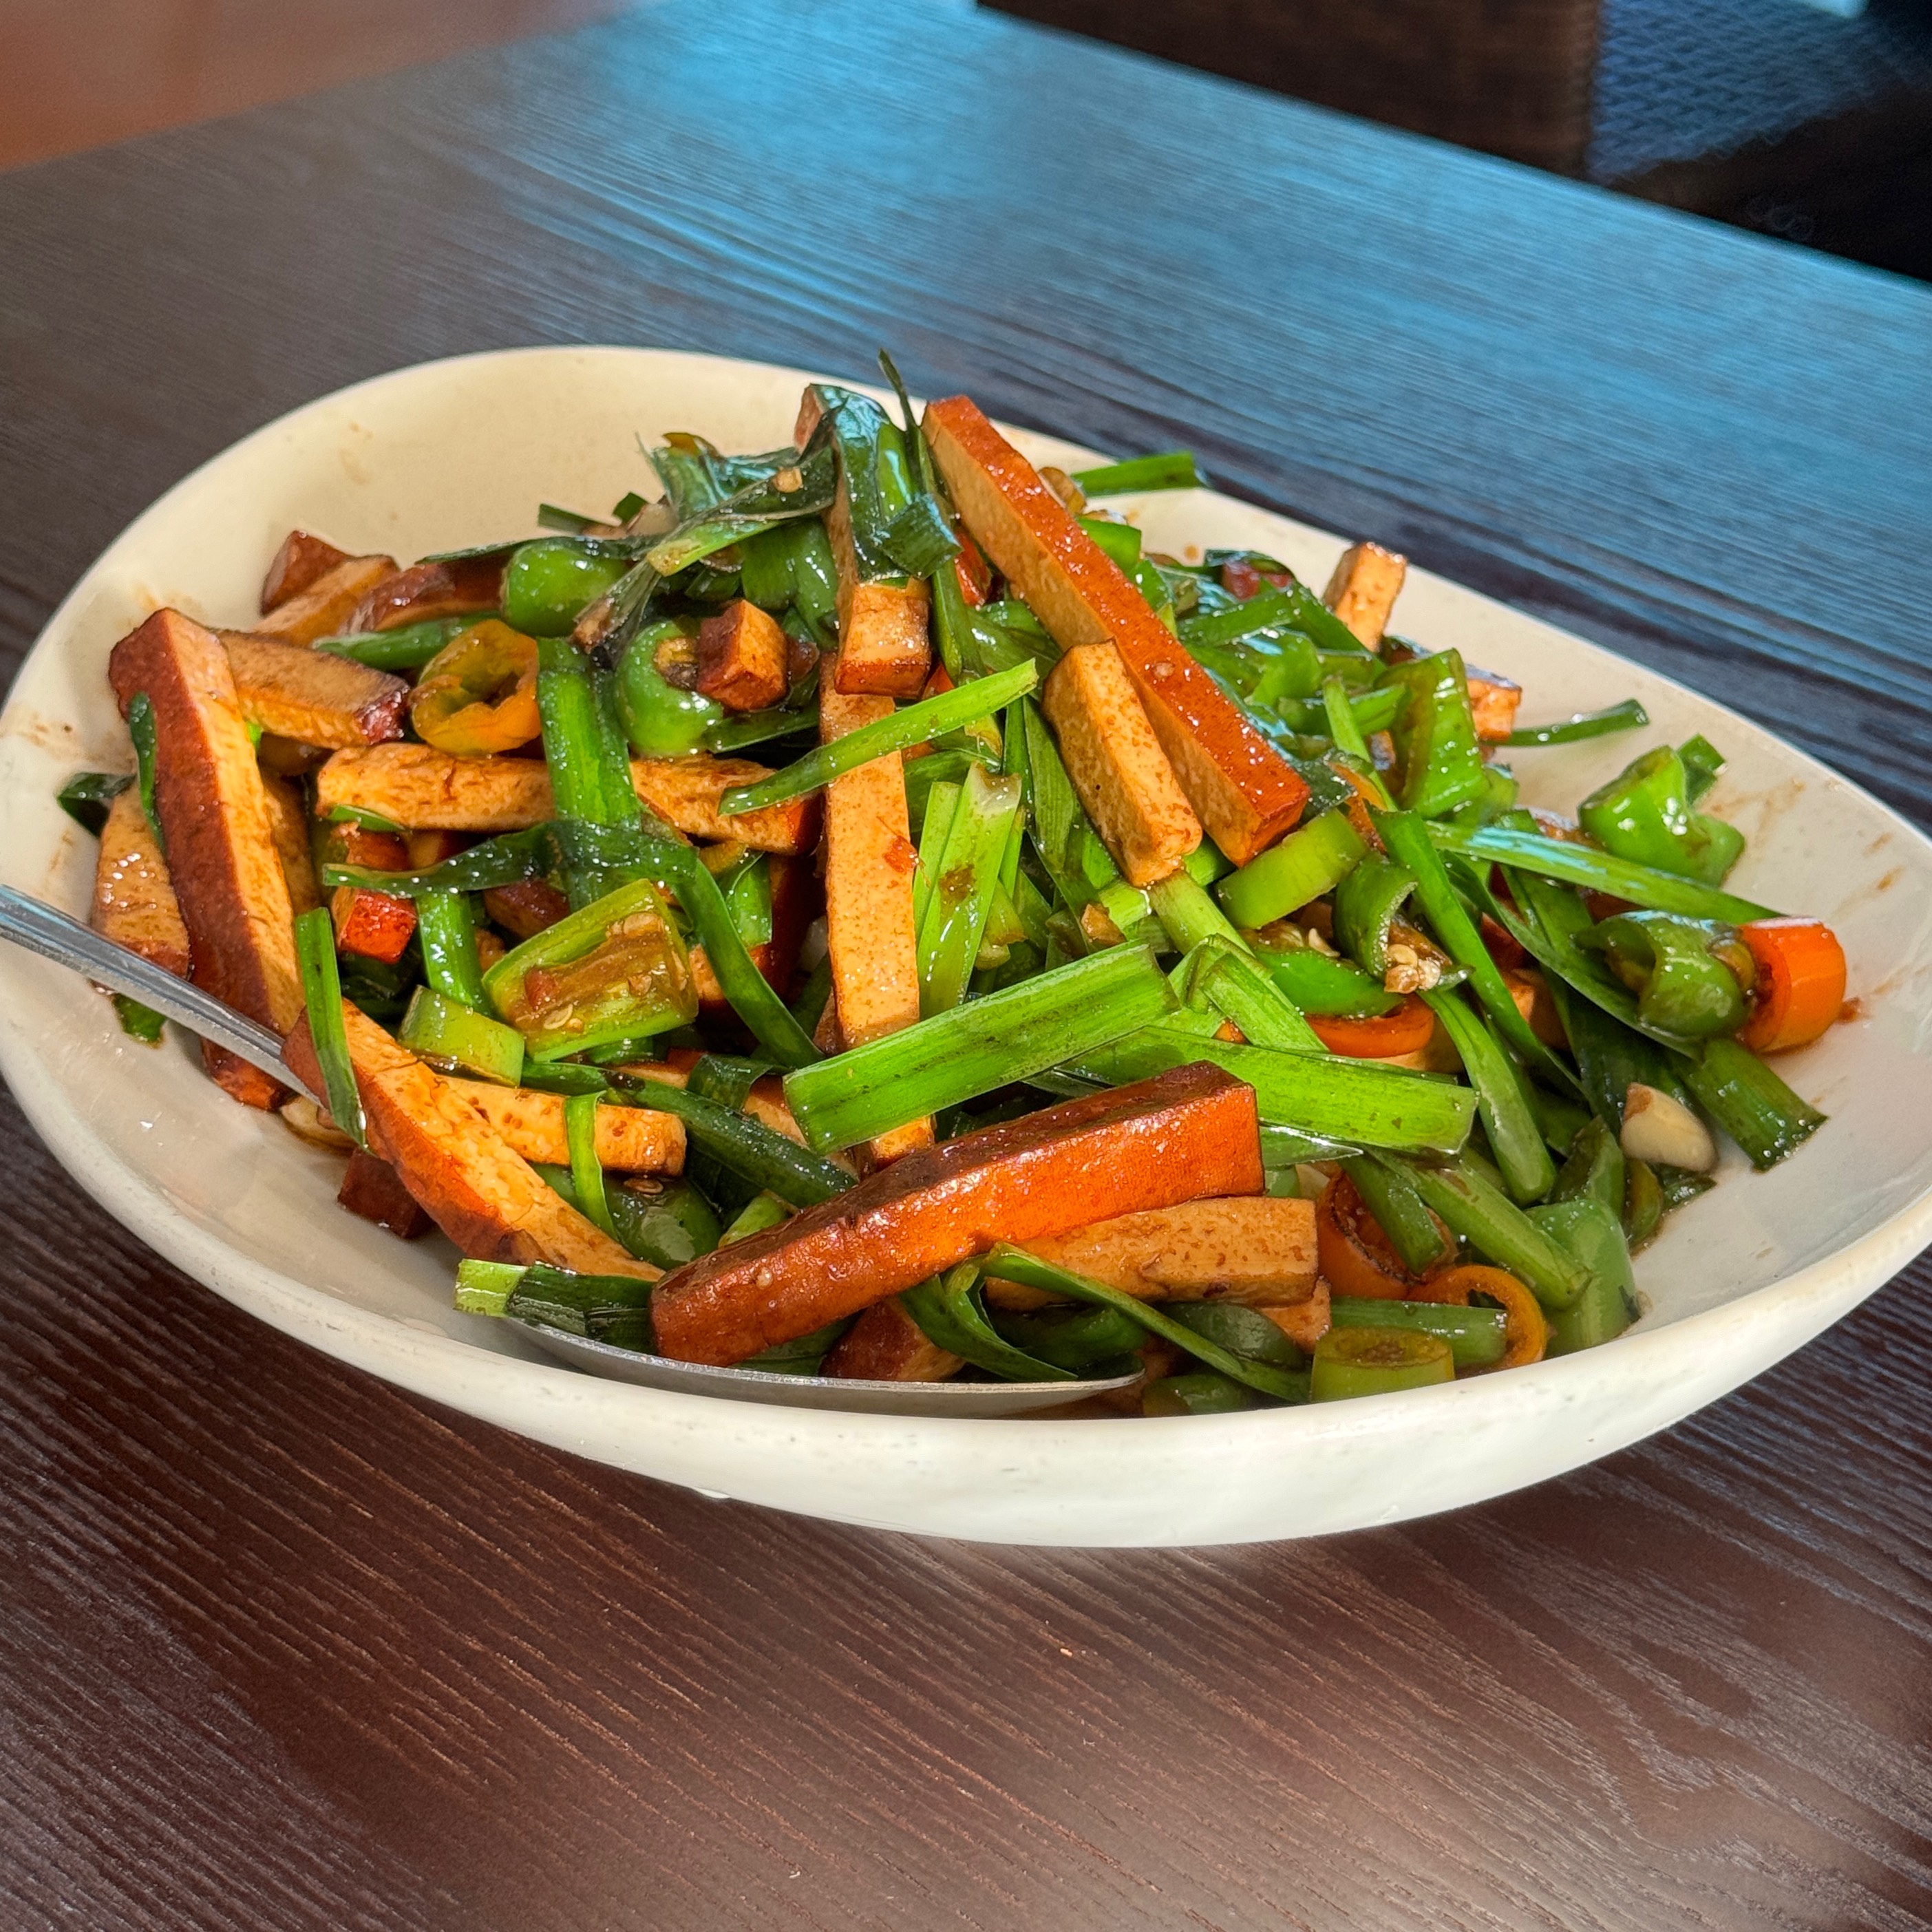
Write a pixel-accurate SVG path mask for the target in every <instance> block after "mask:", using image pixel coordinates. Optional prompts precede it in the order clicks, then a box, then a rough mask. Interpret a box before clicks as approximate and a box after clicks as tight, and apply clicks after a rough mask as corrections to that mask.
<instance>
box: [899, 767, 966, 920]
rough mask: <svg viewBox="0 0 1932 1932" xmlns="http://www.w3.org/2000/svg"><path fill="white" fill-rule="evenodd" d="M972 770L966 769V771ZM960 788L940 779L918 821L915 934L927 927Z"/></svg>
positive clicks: (914, 902)
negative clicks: (935, 885) (927, 913)
mask: <svg viewBox="0 0 1932 1932" xmlns="http://www.w3.org/2000/svg"><path fill="white" fill-rule="evenodd" d="M971 769H974V768H973V767H972V766H968V770H971ZM964 781H965V774H964V773H963V772H962V774H961V784H954V783H953V781H951V780H950V779H948V778H941V780H940V781H939V782H938V784H935V785H934V786H933V787H932V788H931V789H930V790H929V791H928V792H927V793H926V804H925V807H924V809H923V810H922V811H921V813H920V814H919V828H918V829H919V864H918V866H917V868H916V869H915V870H914V871H913V875H912V929H913V933H914V934H915V935H916V934H917V933H919V932H920V931H921V929H922V928H923V927H924V926H925V924H926V907H928V906H929V905H930V904H932V887H933V882H934V881H935V880H936V879H937V878H938V877H939V862H940V860H941V857H942V856H944V853H945V850H946V840H947V835H948V834H949V833H950V832H951V831H952V829H953V818H954V817H955V815H956V814H957V813H958V811H959V793H960V791H961V790H962V787H963V784H964Z"/></svg>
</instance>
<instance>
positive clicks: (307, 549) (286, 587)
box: [261, 530, 350, 617]
mask: <svg viewBox="0 0 1932 1932" xmlns="http://www.w3.org/2000/svg"><path fill="white" fill-rule="evenodd" d="M349 560H350V557H349V553H348V552H347V550H338V549H337V548H336V547H335V544H332V543H326V542H325V541H323V539H322V538H320V537H317V536H311V535H309V533H308V531H307V530H291V531H290V532H289V533H288V535H287V536H286V537H284V538H283V539H282V547H281V549H280V550H277V551H276V553H275V561H274V562H272V563H271V564H270V565H269V574H268V575H267V576H266V577H264V578H263V580H262V605H261V608H262V615H263V616H265V617H266V616H267V615H268V614H269V612H270V611H271V610H274V609H275V607H276V606H277V605H278V604H286V603H287V601H289V599H290V598H291V597H299V596H300V595H302V592H304V591H305V590H306V589H308V587H309V586H311V584H312V583H315V582H316V581H317V580H318V579H320V578H321V577H326V576H327V575H328V574H329V572H330V571H332V570H333V569H334V568H335V566H336V565H338V564H339V563H347V562H349Z"/></svg>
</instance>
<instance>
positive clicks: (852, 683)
mask: <svg viewBox="0 0 1932 1932" xmlns="http://www.w3.org/2000/svg"><path fill="white" fill-rule="evenodd" d="M820 414H821V411H820V408H819V405H818V398H817V396H815V395H814V394H813V393H812V392H811V390H810V389H807V390H806V391H805V399H804V401H803V402H802V404H800V405H799V413H798V425H797V427H796V429H794V430H793V432H792V440H793V442H794V443H796V444H797V446H799V449H803V448H804V447H805V445H806V443H808V442H809V441H810V440H811V433H812V431H814V430H815V429H816V428H817V427H818V421H819V417H820ZM825 534H826V537H827V538H829V541H830V542H831V544H832V562H834V563H835V565H837V566H838V658H837V661H835V663H834V664H832V667H831V678H830V682H831V685H832V688H834V689H835V690H837V691H841V692H843V693H844V694H845V695H846V696H847V697H917V696H918V695H919V692H920V691H922V689H923V688H925V685H926V675H927V673H929V671H930V670H932V638H931V636H930V634H929V623H930V619H931V616H932V595H931V593H930V592H929V591H928V589H926V586H925V584H924V583H922V582H921V581H920V580H919V579H918V578H917V577H911V578H902V579H900V580H897V581H886V582H884V583H862V582H861V581H860V580H859V559H858V553H857V552H856V550H854V548H853V544H852V499H851V496H850V493H848V491H847V488H846V484H845V475H844V466H842V465H841V467H840V470H839V475H838V489H837V491H836V493H835V495H834V496H833V497H832V507H831V508H830V509H829V510H828V511H826V516H825Z"/></svg>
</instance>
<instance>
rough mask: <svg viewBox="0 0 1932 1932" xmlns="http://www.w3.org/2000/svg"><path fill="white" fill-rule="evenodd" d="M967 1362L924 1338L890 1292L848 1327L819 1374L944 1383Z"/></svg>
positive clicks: (844, 1378)
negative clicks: (886, 1297)
mask: <svg viewBox="0 0 1932 1932" xmlns="http://www.w3.org/2000/svg"><path fill="white" fill-rule="evenodd" d="M965 1366H966V1360H965V1357H964V1356H963V1355H953V1353H951V1352H950V1351H949V1350H947V1349H942V1348H941V1347H940V1346H939V1345H938V1343H936V1342H929V1341H928V1340H926V1335H925V1332H924V1331H922V1329H921V1328H920V1327H919V1324H918V1323H917V1322H915V1321H914V1320H913V1319H912V1317H911V1316H910V1315H908V1314H907V1313H906V1312H905V1310H904V1309H903V1308H901V1307H900V1306H899V1300H898V1296H897V1295H894V1296H893V1297H892V1299H891V1300H890V1301H875V1302H874V1303H873V1304H872V1305H871V1307H869V1308H868V1309H867V1310H865V1313H864V1314H862V1316H859V1319H858V1320H857V1321H856V1322H853V1325H851V1327H850V1328H848V1329H847V1330H846V1331H845V1332H844V1334H843V1335H841V1337H839V1338H838V1340H837V1341H836V1342H835V1343H833V1344H832V1351H831V1352H830V1353H829V1355H827V1356H826V1358H825V1364H824V1366H823V1367H822V1368H821V1369H820V1370H819V1372H818V1373H820V1375H822V1376H835V1377H837V1378H838V1379H840V1380H841V1381H849V1382H944V1381H946V1380H947V1378H948V1377H950V1376H956V1375H957V1374H958V1373H959V1371H960V1370H962V1369H963V1368H964V1367H965Z"/></svg>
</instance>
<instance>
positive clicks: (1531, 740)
mask: <svg viewBox="0 0 1932 1932" xmlns="http://www.w3.org/2000/svg"><path fill="white" fill-rule="evenodd" d="M1649 722H1650V713H1649V712H1647V711H1646V710H1645V709H1644V708H1643V706H1642V705H1641V704H1640V703H1638V702H1637V700H1636V699H1635V698H1634V697H1626V698H1625V700H1623V702H1622V703H1621V704H1613V705H1611V706H1609V707H1608V708H1607V709H1605V710H1602V711H1580V712H1577V713H1576V714H1575V715H1574V716H1573V717H1569V718H1565V719H1564V720H1563V721H1562V723H1561V724H1526V725H1522V726H1520V727H1518V728H1517V730H1514V731H1512V732H1511V733H1510V734H1509V736H1508V737H1507V738H1505V739H1504V740H1503V742H1504V743H1505V745H1508V747H1509V748H1510V749H1511V750H1512V751H1520V750H1523V749H1524V748H1527V747H1529V746H1530V745H1580V744H1582V743H1583V742H1584V741H1585V740H1586V739H1590V738H1604V737H1607V736H1609V735H1610V733H1612V732H1613V731H1640V730H1643V727H1645V726H1646V724H1649Z"/></svg>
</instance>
